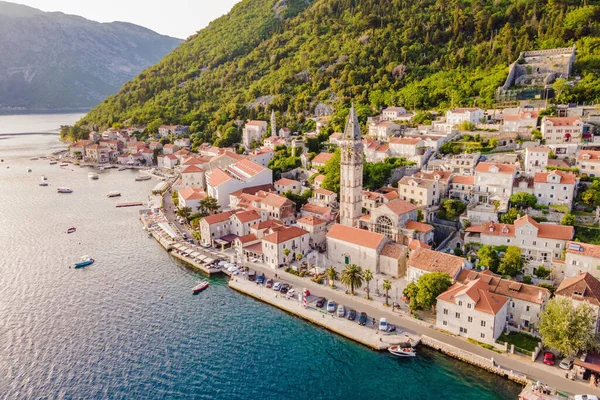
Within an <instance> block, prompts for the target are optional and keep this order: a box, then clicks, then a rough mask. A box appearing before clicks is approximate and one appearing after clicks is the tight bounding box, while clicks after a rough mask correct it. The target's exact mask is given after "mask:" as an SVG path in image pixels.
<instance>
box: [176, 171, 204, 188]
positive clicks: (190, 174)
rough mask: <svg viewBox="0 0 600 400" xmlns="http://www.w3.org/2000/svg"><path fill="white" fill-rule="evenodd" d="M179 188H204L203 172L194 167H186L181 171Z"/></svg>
mask: <svg viewBox="0 0 600 400" xmlns="http://www.w3.org/2000/svg"><path fill="white" fill-rule="evenodd" d="M181 186H197V187H201V188H204V187H206V185H205V182H204V170H203V169H202V168H200V167H198V166H196V165H188V166H186V167H184V169H183V171H181Z"/></svg>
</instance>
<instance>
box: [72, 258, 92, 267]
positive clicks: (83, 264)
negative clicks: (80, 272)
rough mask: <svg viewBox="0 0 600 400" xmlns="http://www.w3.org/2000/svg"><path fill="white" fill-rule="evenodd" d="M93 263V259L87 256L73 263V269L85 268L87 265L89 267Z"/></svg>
mask: <svg viewBox="0 0 600 400" xmlns="http://www.w3.org/2000/svg"><path fill="white" fill-rule="evenodd" d="M93 263H94V259H93V258H90V257H88V256H82V257H81V258H80V261H79V262H76V263H75V268H83V267H87V266H88V265H91V264H93Z"/></svg>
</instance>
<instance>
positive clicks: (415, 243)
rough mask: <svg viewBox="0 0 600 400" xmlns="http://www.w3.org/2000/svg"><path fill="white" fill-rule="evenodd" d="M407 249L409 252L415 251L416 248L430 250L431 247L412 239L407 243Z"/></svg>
mask: <svg viewBox="0 0 600 400" xmlns="http://www.w3.org/2000/svg"><path fill="white" fill-rule="evenodd" d="M408 248H409V249H411V250H416V249H418V248H421V249H431V246H430V245H428V244H427V243H425V242H421V241H420V240H417V239H413V240H411V241H410V242H409V243H408Z"/></svg>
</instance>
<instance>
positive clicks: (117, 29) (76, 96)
mask: <svg viewBox="0 0 600 400" xmlns="http://www.w3.org/2000/svg"><path fill="white" fill-rule="evenodd" d="M179 43H181V40H179V39H175V38H171V37H168V36H163V35H159V34H157V33H156V32H153V31H151V30H149V29H146V28H143V27H140V26H137V25H133V24H129V23H124V22H112V23H99V22H94V21H89V20H87V19H85V18H82V17H78V16H74V15H66V14H63V13H59V12H43V11H40V10H37V9H35V8H31V7H27V6H23V5H19V4H13V3H7V2H3V1H0V109H2V108H15V107H18V108H26V109H65V108H70V109H76V108H91V107H93V106H95V105H97V104H98V103H100V102H101V101H102V100H103V99H104V98H106V96H108V95H110V94H113V93H115V92H116V91H117V90H118V89H119V88H120V87H121V85H122V84H123V83H124V82H126V81H128V80H130V79H132V78H133V77H134V76H136V75H137V74H138V73H140V72H141V71H142V70H143V69H145V68H147V67H149V66H151V65H153V64H155V63H156V62H158V61H159V60H160V59H161V58H162V57H163V56H164V55H165V54H167V53H169V52H170V51H171V50H173V49H174V48H175V47H176V46H177V45H179Z"/></svg>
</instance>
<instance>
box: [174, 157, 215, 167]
mask: <svg viewBox="0 0 600 400" xmlns="http://www.w3.org/2000/svg"><path fill="white" fill-rule="evenodd" d="M208 162H210V157H188V158H186V159H185V160H183V163H182V164H181V165H201V164H206V163H208Z"/></svg>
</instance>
